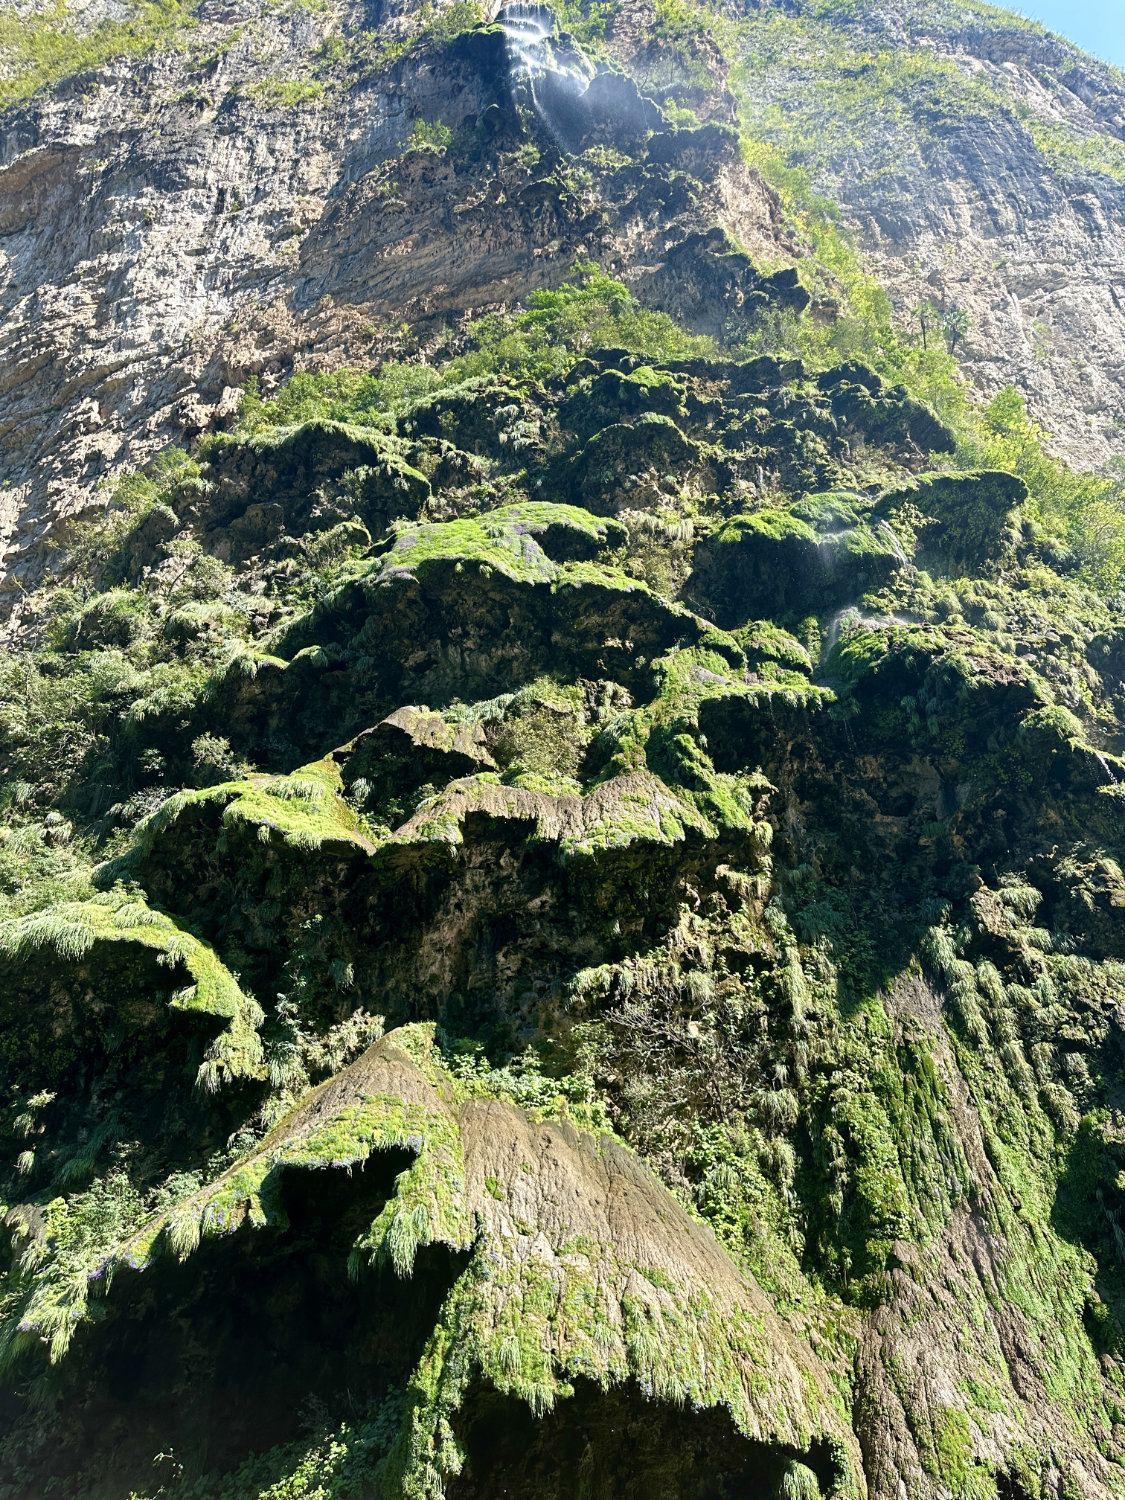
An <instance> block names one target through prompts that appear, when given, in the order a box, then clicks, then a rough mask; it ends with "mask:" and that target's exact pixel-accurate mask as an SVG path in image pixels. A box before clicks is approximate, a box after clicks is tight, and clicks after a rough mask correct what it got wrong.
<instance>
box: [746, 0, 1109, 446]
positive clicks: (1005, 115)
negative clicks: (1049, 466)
mask: <svg viewBox="0 0 1125 1500" xmlns="http://www.w3.org/2000/svg"><path fill="white" fill-rule="evenodd" d="M779 9H780V10H781V11H782V12H784V15H783V16H782V15H779V14H778V13H777V12H776V11H774V9H773V8H772V7H768V6H767V7H761V8H757V9H751V10H749V11H748V12H747V19H746V23H745V25H744V28H743V37H742V41H743V43H744V45H745V46H746V48H747V50H748V52H749V55H750V57H751V60H752V61H751V66H749V67H748V68H747V69H746V71H745V73H744V75H743V78H744V81H745V87H746V89H747V91H748V93H749V96H750V99H751V101H752V104H751V108H750V111H749V120H750V122H751V128H753V129H757V130H762V131H765V132H766V133H768V134H770V135H771V136H772V138H774V139H776V140H777V141H778V143H779V145H780V146H781V148H782V150H786V149H788V146H787V137H786V131H787V129H789V128H790V126H791V125H796V126H797V129H798V130H799V131H800V132H801V138H802V142H803V152H804V161H805V164H806V165H807V166H808V167H809V168H810V169H811V171H812V174H813V179H814V182H815V186H816V188H817V189H818V190H819V191H821V192H824V193H827V194H828V196H829V197H830V198H832V199H833V200H835V201H836V202H838V203H839V204H840V205H841V206H842V208H843V210H844V213H845V217H846V220H847V222H848V223H849V225H851V226H852V227H853V228H854V229H855V230H856V231H857V233H858V235H859V239H860V242H861V244H862V245H863V248H864V253H865V255H866V256H867V258H868V260H869V263H870V264H871V265H872V266H873V267H874V268H875V269H876V271H877V273H878V276H879V278H880V280H881V281H882V282H883V283H884V285H885V286H886V287H887V288H888V290H890V292H891V293H892V295H893V296H894V298H895V301H896V304H897V307H898V314H899V317H900V318H901V319H902V321H903V323H904V324H912V325H913V327H914V328H915V329H916V330H920V322H919V317H918V313H917V311H916V310H917V309H918V308H919V307H921V306H922V305H923V304H925V303H927V302H929V303H932V304H933V309H932V311H931V313H930V315H929V321H930V324H931V326H930V330H929V335H928V337H929V338H930V339H932V340H933V342H934V343H935V344H936V345H937V347H939V348H940V347H944V343H945V339H944V338H943V334H942V331H941V324H942V319H943V316H948V315H950V314H953V315H954V322H953V323H952V324H951V325H950V333H951V341H952V342H953V343H954V345H955V348H956V352H957V356H958V358H959V359H960V360H961V361H962V363H963V364H964V366H965V368H966V369H967V370H968V371H969V373H970V374H971V376H972V379H973V381H974V382H975V383H976V385H977V386H978V387H979V389H980V390H981V391H982V392H983V393H984V394H985V395H986V396H992V395H994V394H995V393H996V392H997V391H998V390H999V389H1000V388H1001V387H1002V386H1004V385H1008V384H1016V385H1018V387H1019V388H1020V390H1021V391H1023V392H1024V393H1025V395H1026V397H1027V399H1028V401H1029V403H1030V404H1031V408H1032V410H1033V412H1034V413H1035V415H1036V417H1037V418H1038V419H1039V421H1040V422H1042V423H1043V425H1044V426H1045V427H1046V428H1047V430H1048V431H1049V432H1050V433H1051V436H1052V442H1053V445H1054V447H1055V449H1056V451H1057V452H1059V453H1061V454H1063V455H1065V456H1066V458H1067V459H1068V460H1069V461H1070V462H1072V463H1073V464H1075V465H1076V466H1078V467H1082V468H1105V467H1106V465H1107V464H1108V463H1109V462H1110V461H1111V460H1112V459H1113V458H1114V457H1115V456H1118V455H1119V454H1120V452H1121V447H1122V444H1121V424H1122V421H1123V419H1125V396H1123V394H1122V392H1123V390H1125V385H1123V382H1122V365H1121V358H1120V350H1121V347H1122V342H1123V340H1125V259H1123V254H1122V248H1121V247H1122V243H1123V231H1125V82H1123V79H1122V75H1121V73H1120V72H1119V71H1118V70H1117V69H1115V68H1112V67H1108V66H1106V65H1105V64H1103V63H1099V62H1098V61H1096V60H1095V59H1094V58H1091V57H1088V56H1087V55H1085V54H1084V53H1082V52H1081V51H1079V49H1078V48H1077V47H1074V46H1073V45H1071V44H1070V43H1069V42H1066V41H1064V40H1063V39H1062V38H1061V37H1056V36H1052V35H1050V34H1049V33H1047V32H1045V31H1044V30H1043V29H1042V27H1040V26H1037V25H1035V24H1034V23H1031V22H1028V21H1025V20H1023V19H1021V18H1019V17H1017V16H1014V15H1012V14H1010V13H1007V12H1004V11H1001V10H994V9H992V8H990V7H981V6H968V5H963V4H959V3H956V0H953V3H949V4H936V3H930V4H926V5H915V4H906V3H902V4H900V3H897V0H892V3H890V4H880V5H879V6H878V7H877V8H874V9H873V8H871V7H865V6H860V7H857V8H854V9H853V10H845V9H844V8H837V9H835V10H833V11H832V12H825V11H824V10H823V8H818V7H816V6H813V5H806V4H803V3H801V0H796V3H794V4H792V5H785V6H783V7H779ZM767 60H768V61H767ZM755 64H757V65H755ZM841 70H851V77H852V79H853V83H852V86H851V88H850V89H849V91H848V93H847V96H846V97H844V96H843V95H840V94H837V93H835V92H834V88H833V84H834V81H835V80H836V79H837V78H838V77H839V75H840V71H841ZM958 311H960V312H961V313H963V314H964V322H963V323H962V322H958V321H957V319H956V314H957V312H958ZM962 330H964V336H963V338H962V337H961V336H960V333H961V331H962Z"/></svg>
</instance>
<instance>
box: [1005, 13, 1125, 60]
mask: <svg viewBox="0 0 1125 1500" xmlns="http://www.w3.org/2000/svg"><path fill="white" fill-rule="evenodd" d="M1001 3H1003V0H1001ZM1012 9H1013V10H1018V11H1019V12H1020V14H1021V15H1024V16H1030V17H1031V19H1032V20H1033V21H1042V22H1043V25H1044V26H1046V27H1049V29H1050V30H1051V31H1058V32H1061V33H1062V35H1063V36H1067V37H1069V38H1070V40H1071V41H1072V42H1077V43H1078V45H1079V46H1080V47H1083V48H1085V50H1086V51H1087V52H1093V53H1094V55H1095V56H1097V57H1101V58H1104V59H1105V61H1106V62H1111V63H1116V64H1117V66H1118V67H1119V68H1125V0H1016V3H1015V4H1014V5H1012Z"/></svg>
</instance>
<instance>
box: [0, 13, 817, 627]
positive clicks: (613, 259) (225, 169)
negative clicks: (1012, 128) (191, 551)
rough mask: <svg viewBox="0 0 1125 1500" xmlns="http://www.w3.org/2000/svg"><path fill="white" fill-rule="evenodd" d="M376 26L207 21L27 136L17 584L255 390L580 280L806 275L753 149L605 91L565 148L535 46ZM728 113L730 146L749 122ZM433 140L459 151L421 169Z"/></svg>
mask: <svg viewBox="0 0 1125 1500" xmlns="http://www.w3.org/2000/svg"><path fill="white" fill-rule="evenodd" d="M49 14H50V13H48V16H49ZM372 19H373V18H372V17H371V16H368V15H367V14H366V13H365V12H364V11H363V10H362V8H361V7H355V6H353V7H348V6H336V7H330V6H325V7H321V8H314V7H309V8H302V7H299V6H294V7H291V8H290V9H288V10H279V9H277V8H276V7H270V6H260V7H255V6H253V5H250V6H246V7H244V8H243V9H241V10H237V11H232V10H231V9H230V8H229V7H228V6H225V5H220V6H214V7H210V6H208V5H203V6H202V7H200V9H199V10H198V11H197V12H196V13H195V16H194V19H193V20H192V21H191V22H190V24H189V22H188V21H187V20H181V21H179V22H177V21H175V19H173V20H172V21H170V22H169V23H168V25H167V29H166V31H165V32H162V33H160V45H159V46H158V47H157V49H156V50H155V51H152V52H150V53H148V54H147V55H146V56H145V57H144V59H143V60H142V61H140V62H137V61H135V60H133V59H127V60H122V61H118V62H116V63H113V62H111V63H108V64H107V65H106V66H104V67H102V68H100V69H98V70H97V71H96V72H94V73H92V74H84V75H80V76H79V77H78V78H77V79H74V80H68V81H67V82H66V83H65V84H64V85H62V86H60V87H59V88H57V89H55V90H53V91H51V92H46V93H40V94H38V95H36V96H35V97H34V98H33V99H32V100H31V101H29V102H28V103H26V104H14V105H12V106H10V107H9V108H8V109H7V110H5V111H4V114H3V117H2V120H0V161H2V162H3V166H2V168H0V203H2V204H3V209H2V214H3V218H2V223H3V234H4V241H3V251H2V254H3V257H4V261H3V266H4V278H3V293H2V295H3V302H2V305H0V319H2V323H0V350H2V354H3V374H2V375H0V396H2V398H3V402H4V415H3V427H2V430H0V437H2V440H3V448H4V486H5V487H4V491H3V494H2V496H0V526H2V528H3V536H4V539H5V542H6V546H7V549H8V550H7V566H8V568H9V569H11V570H12V571H13V572H14V574H15V576H16V577H19V576H20V575H21V574H22V573H24V572H25V571H27V570H30V572H31V574H32V575H33V576H34V575H35V573H36V571H37V569H38V568H40V567H41V564H42V552H41V548H40V547H38V546H37V545H36V544H37V543H41V542H42V541H43V539H44V537H45V536H46V535H47V533H48V531H49V528H50V527H51V525H52V523H53V522H54V521H55V520H56V519H57V518H59V517H62V516H67V515H70V514H73V513H75V512H76V511H80V510H81V509H83V507H84V506H86V505H88V504H90V503H91V502H92V501H94V500H95V495H96V493H97V491H98V487H99V486H103V487H104V486H105V485H106V484H107V483H110V482H112V480H113V479H114V478H115V477H116V476H119V475H120V474H121V473H122V472H123V471H124V470H127V469H128V468H129V467H131V466H135V465H136V464H137V463H139V462H142V461H143V460H144V459H146V458H147V457H149V456H151V454H152V453H153V452H154V451H156V450H157V449H158V448H160V447H162V446H165V445H167V444H168V443H169V442H184V441H189V440H191V439H192V438H194V437H196V436H198V435H199V434H200V433H201V432H205V431H207V430H210V429H211V428H213V427H214V426H215V425H216V424H218V425H220V426H222V425H224V424H225V423H226V422H227V421H229V419H230V418H231V416H232V415H233V413H234V411H235V409H236V408H237V405H238V400H239V396H240V392H241V388H242V386H243V385H244V384H245V382H246V381H247V380H248V379H249V378H251V377H258V378H259V379H260V380H262V381H263V382H264V383H265V386H266V388H267V389H268V388H269V387H270V386H271V385H272V384H274V383H276V381H277V380H278V379H279V378H280V377H282V376H283V375H285V374H287V373H290V372H292V370H293V369H295V368H311V369H318V368H331V367H333V366H336V365H340V364H344V363H349V362H351V363H355V362H357V361H363V360H365V359H371V358H374V357H377V356H378V355H380V354H382V353H385V352H387V351H388V350H393V349H394V347H395V331H396V330H397V329H399V328H400V327H401V325H403V324H404V323H405V324H418V325H419V328H420V332H421V333H422V334H423V336H426V335H427V334H428V335H429V336H430V337H431V338H432V336H433V335H434V333H435V332H436V331H437V330H438V329H440V327H441V325H442V324H443V323H445V322H448V321H449V320H457V319H459V318H461V317H463V316H464V315H465V314H467V313H470V312H472V311H474V310H476V309H481V308H487V307H493V306H501V305H506V304H509V303H511V302H513V301H515V300H518V299H521V298H525V297H526V296H528V295H529V294H530V293H531V292H533V291H534V290H535V289H536V288H538V287H542V286H549V285H557V284H558V282H559V281H561V280H562V279H563V277H564V276H565V275H566V273H567V271H568V270H569V268H570V267H571V266H572V265H573V264H574V262H575V261H576V260H583V259H588V258H595V259H597V260H598V261H599V262H602V263H604V264H605V265H607V266H609V267H615V266H616V267H618V268H620V269H622V270H624V271H625V272H626V273H627V274H629V275H630V276H631V277H635V276H636V275H638V274H640V273H641V271H642V270H643V271H646V272H647V273H649V274H650V275H651V273H652V272H653V271H655V270H656V269H658V268H659V267H660V266H661V264H662V263H663V261H664V259H665V257H666V256H667V254H668V252H669V250H670V249H672V248H673V247H674V246H676V245H677V244H679V243H681V242H682V241H683V240H684V239H685V238H686V237H687V235H689V234H690V233H692V232H699V231H701V230H707V229H709V228H711V227H712V226H713V225H714V224H716V223H721V224H723V225H724V226H725V227H726V228H728V229H729V230H730V231H732V232H733V233H734V234H736V235H737V236H738V237H739V239H740V241H741V243H742V244H744V246H745V247H746V248H747V249H749V250H750V251H752V252H755V253H757V254H759V255H760V256H761V257H763V258H765V259H766V260H767V261H776V260H777V259H778V258H779V256H780V255H782V254H784V252H785V250H786V249H789V248H791V247H790V246H789V243H788V240H787V237H786V235H785V234H784V231H783V230H782V228H781V225H780V221H779V217H778V213H777V206H776V203H775V201H774V200H773V198H772V195H771V194H770V193H769V192H768V190H767V189H766V188H765V187H764V185H763V184H762V183H761V182H760V181H759V180H758V179H757V178H756V177H755V175H754V174H753V173H752V172H750V171H749V170H748V169H746V168H745V167H744V166H743V165H742V163H741V161H740V160H739V156H738V151H737V146H736V142H735V141H734V139H733V138H732V137H730V136H729V135H724V134H723V133H722V131H720V130H716V131H715V132H714V139H712V138H709V137H705V138H703V139H702V140H699V141H696V142H692V141H680V140H678V139H677V140H676V141H675V142H674V143H673V142H672V138H671V136H669V135H668V134H667V125H666V123H665V122H664V121H663V117H662V116H661V113H660V111H659V108H658V107H657V106H656V104H655V102H654V101H651V100H650V101H648V102H647V104H646V103H645V102H643V101H642V100H641V98H640V96H639V94H638V91H637V87H636V85H635V84H633V83H630V82H628V81H627V80H625V79H617V78H616V76H615V75H612V74H607V73H606V72H605V69H604V65H603V71H602V75H601V78H602V83H601V85H600V86H599V90H596V91H595V95H596V96H597V97H595V98H594V99H593V101H592V112H591V113H590V114H589V116H588V118H583V119H581V120H577V121H575V122H572V124H571V125H570V126H568V125H567V123H566V122H565V120H564V121H562V122H561V125H560V128H561V129H562V132H563V137H564V138H563V139H562V140H560V139H556V136H555V134H554V124H555V122H553V121H552V119H551V118H550V115H549V113H548V115H546V116H544V117H543V118H540V116H539V114H538V112H537V111H536V109H535V107H534V104H533V102H532V99H531V89H530V86H529V83H528V81H526V80H525V81H524V82H523V83H522V84H516V82H515V74H516V73H518V69H519V65H520V60H519V56H518V55H517V53H518V50H519V47H520V45H521V43H520V41H519V37H518V35H517V36H514V37H512V38H510V37H508V36H506V35H505V34H504V32H503V31H502V30H500V29H495V30H493V31H489V32H482V33H480V34H479V35H478V36H476V37H467V38H466V39H465V40H464V41H463V42H462V43H461V44H460V46H459V47H455V48H443V49H442V50H440V51H436V50H435V43H437V44H440V43H441V41H442V39H443V37H444V35H445V32H444V31H443V28H442V25H440V24H438V23H434V27H433V29H434V37H433V39H432V40H431V41H430V44H429V45H427V36H426V35H423V36H422V38H421V40H420V41H417V40H415V43H414V45H413V46H410V45H408V43H407V42H406V41H402V42H397V43H396V41H395V37H396V35H397V34H398V31H401V29H402V27H403V26H404V25H406V24H407V22H406V21H404V20H403V19H402V18H395V17H393V16H392V17H389V18H385V21H384V25H383V27H382V29H377V30H368V29H365V27H366V26H367V25H368V24H369V23H370V21H371V20H372ZM42 24H43V26H44V27H47V26H48V25H49V24H50V22H49V20H48V21H45V22H43V23H42ZM86 24H90V23H89V22H87V23H86ZM396 27H397V28H398V31H396ZM445 30H448V31H449V34H450V35H452V33H453V32H454V31H455V30H456V26H455V25H452V26H448V25H447V26H446V27H445ZM93 34H94V35H95V36H96V35H97V32H96V31H95V32H94V33H93ZM412 35H414V36H416V33H415V34H412ZM446 39H448V38H446ZM536 45H539V44H536ZM396 54H402V55H401V56H396ZM536 66H537V67H541V66H542V64H541V63H537V64H536ZM581 66H583V67H586V68H589V70H590V71H591V72H592V71H593V67H592V65H591V64H589V63H586V62H583V63H582V64H581ZM514 87H515V94H513V88H514ZM543 87H544V85H543V84H542V83H540V89H542V88H543ZM547 89H548V93H549V84H548V85H547ZM708 92H710V91H708ZM509 106H510V107H511V109H510V111H509ZM712 112H717V119H718V120H719V121H722V122H723V123H724V124H728V125H729V121H730V120H731V119H732V118H733V109H732V107H731V101H730V100H729V99H725V98H724V97H723V96H722V94H721V92H720V93H719V94H718V95H716V97H715V98H714V99H713V100H711V101H710V108H709V109H708V110H705V111H704V114H705V115H708V114H710V113H712ZM521 118H522V119H523V125H522V127H521V125H520V123H519V122H520V120H521ZM426 127H433V128H435V129H437V130H438V131H439V132H442V131H444V132H445V135H446V137H447V138H448V136H449V135H450V134H451V133H457V134H458V135H459V136H461V137H464V139H463V140H461V141H460V142H459V145H460V147H461V149H459V150H458V151H457V152H456V154H455V155H454V154H453V153H444V152H438V151H435V150H433V149H426V148H427V145H428V144H429V145H432V144H433V143H432V142H430V141H429V138H428V137H427V134H426ZM653 127H655V128H656V136H655V140H656V144H655V145H652V146H649V147H648V148H647V154H646V148H645V146H644V142H645V140H646V138H647V137H648V136H649V135H650V134H651V132H652V129H653ZM568 130H574V131H577V132H578V134H577V135H576V136H574V137H573V138H572V137H571V136H570V135H569V134H568ZM418 131H421V134H420V135H418V134H417V132H418ZM412 132H415V135H414V136H412ZM412 140H413V143H414V145H415V146H418V147H420V148H421V149H412ZM661 141H665V142H668V143H669V145H668V148H667V150H666V151H665V152H664V154H663V155H661V145H660V143H661ZM599 143H600V144H601V145H602V147H603V158H604V159H602V160H600V161H599V160H598V159H597V156H596V153H591V152H590V151H587V155H586V158H585V159H584V170H583V171H582V172H581V173H579V174H575V173H574V172H573V171H571V170H570V168H569V167H568V165H567V162H568V159H569V158H568V155H567V148H568V147H569V148H570V150H571V151H573V150H575V149H581V148H585V147H593V146H595V145H597V144H599ZM621 148H624V149H625V150H626V151H627V152H629V153H631V154H630V156H629V161H630V162H631V163H635V164H633V165H631V166H630V167H628V168H625V166H624V158H622V157H621ZM606 153H608V155H606ZM615 155H616V157H618V158H620V159H614V158H615ZM646 155H647V158H652V160H651V162H648V161H647V159H646ZM671 279H672V280H674V278H671ZM737 280H738V278H737V276H735V278H734V284H733V285H732V286H731V287H728V288H725V289H724V290H723V291H720V292H719V293H718V295H717V297H716V298H715V299H713V300H712V302H711V304H710V306H709V309H708V312H707V314H706V315H705V317H704V320H703V321H704V323H706V322H707V321H708V319H710V321H711V322H713V321H714V318H715V316H716V310H717V309H721V308H722V304H723V300H724V295H725V296H726V297H728V298H729V297H730V296H731V295H734V296H735V297H739V296H740V295H741V293H740V292H739V289H738V286H737ZM666 291H667V293H668V294H669V295H674V289H673V288H670V287H669V288H666ZM654 300H655V301H656V302H657V303H659V302H660V300H661V298H660V296H659V294H657V295H656V296H655V299H654ZM717 315H718V316H719V317H720V318H721V316H722V313H721V310H720V311H718V314H717ZM399 342H401V340H400V341H399ZM8 593H9V597H10V598H11V597H18V593H17V592H16V589H15V587H14V586H13V584H12V583H11V582H10V581H9V584H8Z"/></svg>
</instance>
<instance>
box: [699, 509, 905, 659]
mask: <svg viewBox="0 0 1125 1500" xmlns="http://www.w3.org/2000/svg"><path fill="white" fill-rule="evenodd" d="M849 500H850V497H849V496H845V495H816V496H812V497H811V498H810V499H808V500H805V501H803V502H801V504H799V505H797V506H794V507H791V508H790V509H789V510H760V511H756V512H755V513H754V514H753V515H749V516H735V517H734V518H733V519H732V520H730V521H728V522H726V523H725V524H724V525H723V526H721V527H719V528H718V529H717V530H716V531H715V532H714V533H712V535H711V536H710V537H708V538H707V539H706V541H705V542H704V543H703V544H701V546H700V547H698V548H697V549H696V554H695V571H694V572H693V574H692V576H691V578H690V579H689V580H688V584H687V594H688V597H689V598H691V599H692V600H693V601H694V602H695V603H696V605H697V607H698V608H700V609H703V610H706V612H707V613H709V614H712V615H713V617H714V618H715V620H716V621H717V622H718V623H719V625H721V626H722V627H723V628H724V629H728V630H729V629H733V628H735V627H737V626H740V625H743V624H745V622H746V621H747V620H748V619H754V618H759V617H761V616H766V615H775V616H780V617H783V618H787V619H799V618H802V617H804V616H806V615H809V614H817V613H820V612H822V611H824V610H830V609H833V608H836V607H838V606H839V605H841V604H851V603H855V602H857V601H858V600H859V599H860V598H861V597H862V596H863V595H864V594H865V593H867V592H868V591H869V590H874V589H878V588H879V587H880V586H881V585H883V584H884V583H886V582H887V581H888V580H889V579H890V577H891V576H892V575H893V574H894V572H895V571H896V570H897V569H898V568H900V567H902V566H903V564H904V563H905V562H906V561H907V559H906V556H905V554H904V552H903V549H902V545H901V543H900V542H899V540H898V538H897V537H896V536H895V534H894V532H893V531H892V530H891V528H890V527H889V526H887V525H886V524H885V523H883V524H880V523H879V522H878V521H876V522H874V524H866V523H865V522H863V521H861V520H860V518H859V515H858V514H857V511H856V510H855V509H854V508H853V506H852V504H850V503H849Z"/></svg>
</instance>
